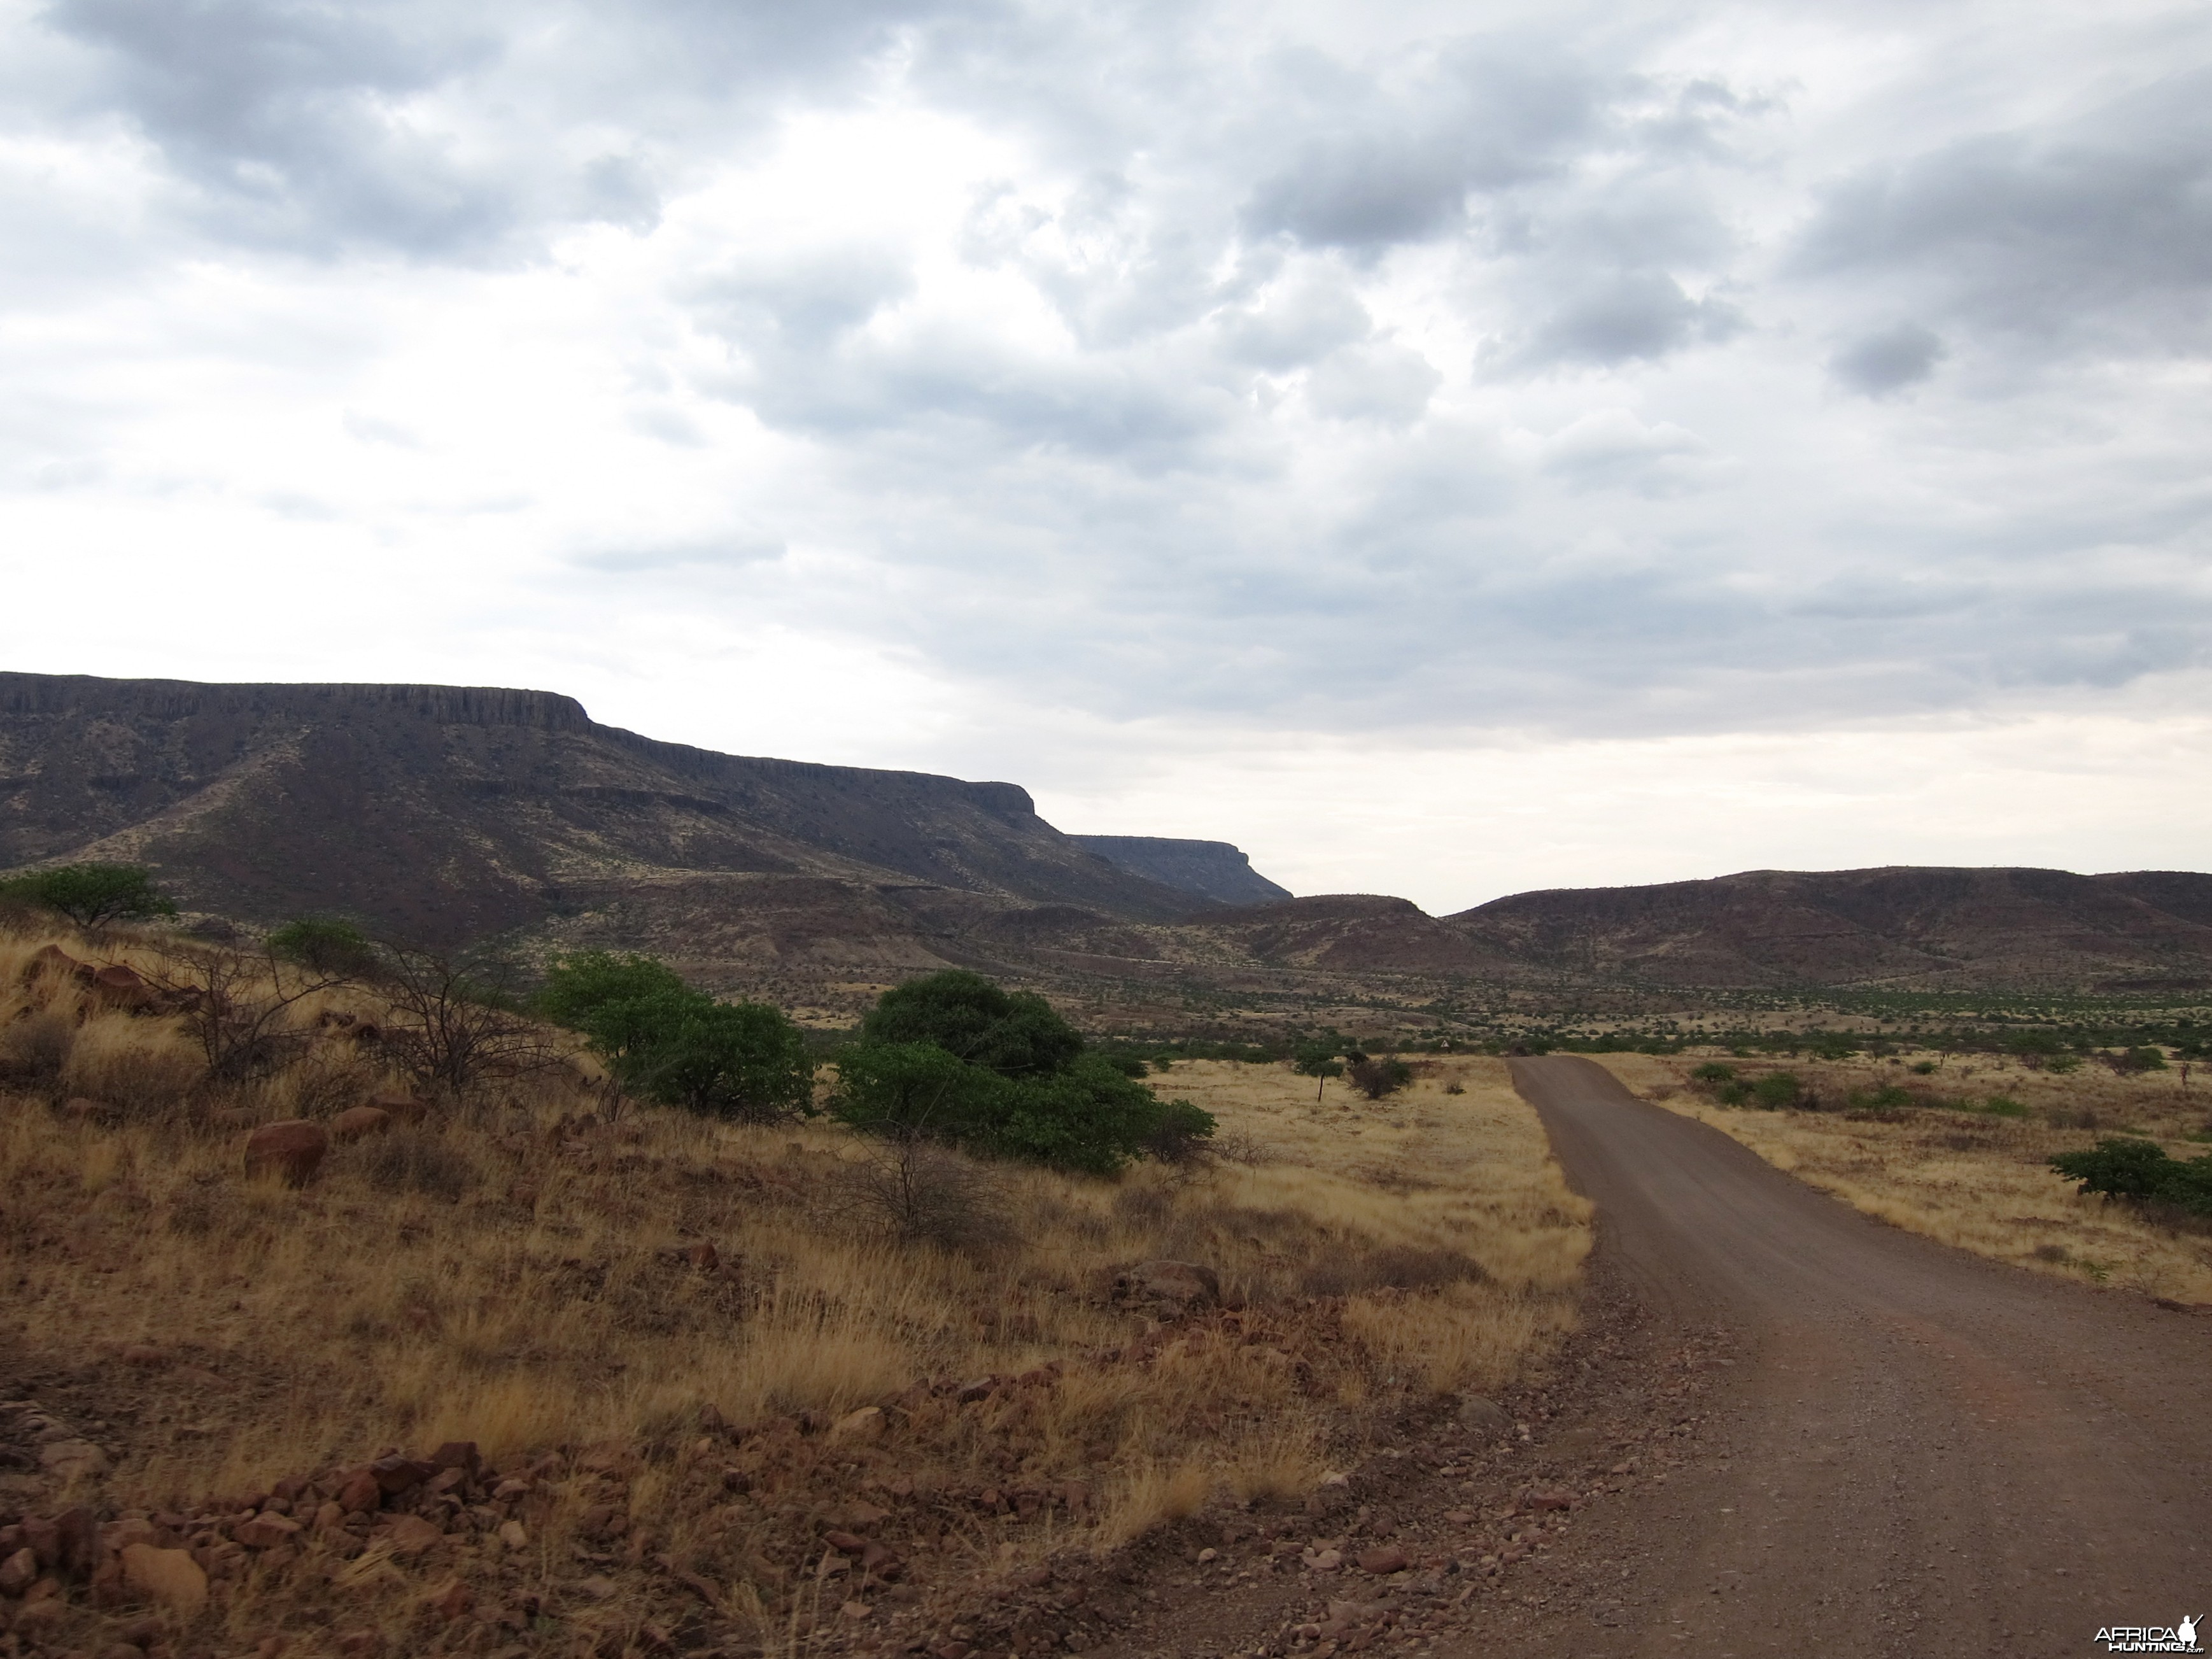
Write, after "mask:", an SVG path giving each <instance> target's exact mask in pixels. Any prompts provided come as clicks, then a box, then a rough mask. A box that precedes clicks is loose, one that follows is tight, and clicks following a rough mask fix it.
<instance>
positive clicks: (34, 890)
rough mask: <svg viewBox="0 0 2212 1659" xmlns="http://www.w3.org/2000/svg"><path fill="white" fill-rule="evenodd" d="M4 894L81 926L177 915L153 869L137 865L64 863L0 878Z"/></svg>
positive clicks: (1, 889) (0, 888) (2, 893)
mask: <svg viewBox="0 0 2212 1659" xmlns="http://www.w3.org/2000/svg"><path fill="white" fill-rule="evenodd" d="M0 898H10V899H16V900H19V901H21V902H23V903H27V904H36V905H40V906H43V907H44V908H46V909H49V910H58V911H59V912H60V913H61V914H62V915H64V916H67V917H68V918H69V919H70V921H73V922H75V923H76V925H77V926H78V927H100V926H102V925H104V924H105V923H107V922H111V921H146V920H148V919H149V918H150V917H154V916H173V915H176V914H177V907H176V906H175V905H173V904H172V903H171V902H169V901H168V900H167V898H165V897H163V896H162V895H161V890H159V889H158V888H156V887H155V885H154V878H153V875H152V873H151V872H149V871H148V870H147V869H145V868H144V867H143V866H141V865H136V864H64V865H63V866H60V867H59V868H58V869H53V870H37V871H33V872H32V873H31V874H29V875H27V876H17V877H15V878H14V879H12V880H9V881H0Z"/></svg>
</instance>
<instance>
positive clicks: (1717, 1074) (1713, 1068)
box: [1690, 1060, 1735, 1084]
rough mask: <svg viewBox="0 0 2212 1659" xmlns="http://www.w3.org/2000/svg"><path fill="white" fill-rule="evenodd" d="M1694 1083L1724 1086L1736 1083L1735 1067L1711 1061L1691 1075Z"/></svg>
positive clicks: (1719, 1061)
mask: <svg viewBox="0 0 2212 1659" xmlns="http://www.w3.org/2000/svg"><path fill="white" fill-rule="evenodd" d="M1690 1081H1691V1082H1692V1083H1710V1084H1722V1083H1733V1082H1735V1066H1730V1065H1728V1064H1726V1063H1725V1062H1723V1061H1721V1060H1707V1061H1706V1062H1705V1064H1704V1065H1702V1066H1699V1067H1698V1069H1697V1070H1696V1071H1694V1072H1692V1073H1690Z"/></svg>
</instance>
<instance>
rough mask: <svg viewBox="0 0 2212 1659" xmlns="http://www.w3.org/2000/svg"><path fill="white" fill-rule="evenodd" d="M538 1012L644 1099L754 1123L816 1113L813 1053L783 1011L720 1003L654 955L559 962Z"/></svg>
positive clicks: (586, 956) (585, 954) (591, 954)
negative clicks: (585, 1045)
mask: <svg viewBox="0 0 2212 1659" xmlns="http://www.w3.org/2000/svg"><path fill="white" fill-rule="evenodd" d="M537 1006H538V1010H539V1012H542V1013H544V1015H545V1016H546V1017H547V1018H550V1019H554V1020H557V1021H559V1022H560V1023H561V1024H564V1025H567V1026H569V1027H571V1028H572V1029H574V1030H577V1031H580V1032H581V1033H582V1034H583V1036H584V1038H585V1040H586V1042H589V1043H590V1044H591V1046H592V1050H593V1052H594V1053H596V1054H599V1057H600V1058H601V1059H602V1060H605V1062H606V1064H607V1069H608V1070H609V1071H610V1072H611V1073H613V1074H614V1077H615V1080H616V1081H617V1083H619V1084H621V1085H622V1086H623V1088H624V1089H626V1090H628V1091H630V1092H632V1093H634V1094H637V1095H640V1096H642V1097H644V1098H646V1099H647V1100H652V1101H656V1102H658V1103H660V1104H662V1105H665V1106H680V1107H683V1108H684V1109H686V1110H689V1111H694V1112H703V1113H708V1114H710V1115H714V1116H716V1117H729V1118H744V1119H750V1120H755V1121H758V1120H764V1119H769V1118H775V1117H782V1116H787V1115H790V1114H792V1113H794V1112H805V1111H808V1110H811V1109H812V1105H813V1098H814V1057H813V1055H812V1054H811V1052H809V1050H808V1048H807V1043H806V1036H805V1032H803V1031H801V1030H799V1027H798V1026H797V1025H796V1024H793V1022H792V1020H791V1019H790V1018H789V1017H788V1016H787V1015H786V1014H785V1013H784V1012H783V1011H782V1010H781V1009H780V1008H771V1007H769V1006H767V1005H766V1004H765V1003H757V1002H734V1003H732V1002H719V1001H717V1000H714V998H713V997H710V996H708V994H706V993H705V992H703V991H695V990H693V989H692V988H691V987H690V986H689V985H687V984H685V983H684V980H683V978H682V977H681V976H680V975H678V974H677V972H676V971H675V970H674V969H671V968H670V967H669V966H668V965H667V964H666V963H661V962H656V961H654V960H653V958H652V957H640V956H629V957H617V956H612V955H610V954H609V953H607V952H606V951H582V952H580V953H578V954H577V955H574V956H572V957H564V958H563V959H562V961H560V962H558V963H556V964H555V965H554V967H553V969H552V971H551V972H550V973H549V974H548V975H546V981H545V986H544V989H543V990H541V991H540V992H539V993H538V998H537Z"/></svg>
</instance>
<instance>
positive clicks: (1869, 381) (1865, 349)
mask: <svg viewBox="0 0 2212 1659" xmlns="http://www.w3.org/2000/svg"><path fill="white" fill-rule="evenodd" d="M1945 355H1946V348H1945V346H1944V344H1943V342H1942V339H1941V338H1940V337H1937V336H1936V334H1935V333H1934V332H1933V331H1930V330H1929V329H1925V328H1923V327H1922V326H1921V325H1919V324H1917V323H1899V324H1897V325H1895V326H1893V327H1891V328H1884V329H1877V330H1876V331H1875V332H1873V333H1871V334H1863V335H1861V336H1860V337H1858V338H1857V339H1856V340H1854V341H1852V342H1851V343H1850V344H1849V345H1847V346H1845V347H1844V349H1842V350H1840V351H1838V353H1836V355H1835V356H1832V357H1831V358H1829V359H1828V373H1829V374H1832V375H1834V376H1835V377H1836V379H1837V380H1839V381H1841V382H1842V383H1843V384H1844V386H1849V387H1850V389H1851V390H1852V391H1854V392H1864V393H1865V394H1866V395H1867V396H1868V397H1869V398H1880V397H1885V396H1887V394H1888V393H1890V392H1900V391H1902V390H1904V388H1905V387H1906V386H1916V385H1917V384H1918V383H1919V382H1921V381H1922V380H1926V379H1927V378H1928V377H1929V375H1930V374H1934V373H1935V372H1936V364H1937V363H1939V362H1942V361H1943V358H1944V356H1945Z"/></svg>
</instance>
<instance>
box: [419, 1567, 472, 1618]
mask: <svg viewBox="0 0 2212 1659" xmlns="http://www.w3.org/2000/svg"><path fill="white" fill-rule="evenodd" d="M422 1600H423V1601H425V1602H426V1603H428V1605H429V1606H430V1607H435V1609H436V1610H437V1612H438V1615H439V1617H441V1618H442V1619H443V1620H446V1622H447V1623H448V1624H451V1623H452V1622H453V1620H456V1619H459V1618H460V1617H462V1616H463V1615H464V1614H465V1613H467V1612H468V1611H469V1609H470V1608H471V1607H475V1606H476V1604H477V1596H476V1592H475V1591H474V1590H472V1589H470V1588H469V1587H468V1586H467V1585H466V1584H464V1583H462V1582H461V1581H460V1580H459V1579H458V1578H448V1579H447V1581H446V1582H445V1583H442V1584H441V1585H439V1586H438V1587H437V1589H434V1590H431V1591H430V1592H429V1593H428V1594H427V1595H424V1596H423V1598H422Z"/></svg>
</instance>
